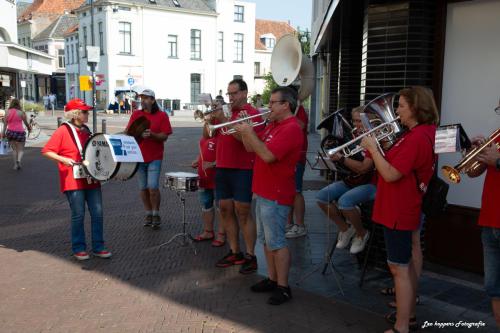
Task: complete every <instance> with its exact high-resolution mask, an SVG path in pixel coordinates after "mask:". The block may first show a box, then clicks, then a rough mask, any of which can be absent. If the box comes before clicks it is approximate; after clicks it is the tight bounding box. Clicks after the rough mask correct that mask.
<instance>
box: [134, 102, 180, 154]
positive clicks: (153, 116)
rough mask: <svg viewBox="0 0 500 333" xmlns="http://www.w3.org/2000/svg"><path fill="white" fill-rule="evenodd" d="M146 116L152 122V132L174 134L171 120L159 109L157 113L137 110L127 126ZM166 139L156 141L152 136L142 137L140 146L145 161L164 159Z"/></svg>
mask: <svg viewBox="0 0 500 333" xmlns="http://www.w3.org/2000/svg"><path fill="white" fill-rule="evenodd" d="M142 116H144V117H146V118H147V119H148V120H149V121H150V122H151V128H150V130H151V132H153V133H165V134H167V135H170V134H172V126H170V120H169V119H168V116H167V114H166V113H165V112H162V111H157V112H155V113H148V112H144V111H142V110H137V111H134V113H132V116H130V120H129V121H128V124H127V128H128V127H129V126H130V125H131V124H132V123H133V122H134V120H136V119H137V118H139V117H142ZM164 145H165V141H161V142H160V141H156V140H154V139H152V138H146V139H142V140H141V142H139V147H140V148H141V153H142V157H143V158H144V162H146V163H147V162H151V161H155V160H163V150H164Z"/></svg>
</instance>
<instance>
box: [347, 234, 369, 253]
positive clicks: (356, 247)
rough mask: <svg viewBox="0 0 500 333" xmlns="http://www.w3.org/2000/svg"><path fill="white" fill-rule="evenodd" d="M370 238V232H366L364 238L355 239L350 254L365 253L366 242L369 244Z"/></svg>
mask: <svg viewBox="0 0 500 333" xmlns="http://www.w3.org/2000/svg"><path fill="white" fill-rule="evenodd" d="M368 238H370V233H369V232H368V231H366V233H365V235H364V236H363V237H358V236H356V237H354V239H353V240H352V245H351V250H350V251H349V252H351V254H357V253H360V252H363V250H364V249H365V245H366V242H368Z"/></svg>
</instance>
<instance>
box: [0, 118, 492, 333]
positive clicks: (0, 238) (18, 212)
mask: <svg viewBox="0 0 500 333" xmlns="http://www.w3.org/2000/svg"><path fill="white" fill-rule="evenodd" d="M176 116H177V115H176ZM174 118H175V117H174ZM186 119H187V116H186ZM199 134H200V128H198V127H195V128H193V127H190V128H188V127H184V128H177V127H175V128H174V134H173V135H172V136H171V138H169V140H168V142H167V146H166V158H165V161H164V164H163V170H162V171H163V172H168V171H191V170H190V168H189V167H187V166H186V165H187V164H188V163H189V162H190V161H191V160H192V159H193V158H194V156H195V155H196V151H197V150H196V146H197V138H198V137H199ZM318 141H319V137H318V136H315V135H312V136H310V144H309V147H310V148H311V151H313V150H314V148H315V147H317V146H318ZM23 166H24V169H23V170H22V171H20V172H16V171H14V170H11V159H10V156H0V170H2V171H1V172H2V173H1V177H0V191H1V197H2V205H1V210H0V263H1V266H2V268H1V269H0V297H1V299H2V302H1V303H0V332H2V333H3V332H9V333H10V332H15V333H18V332H287V333H289V332H353V333H357V332H383V331H384V329H387V328H388V327H389V325H387V324H386V323H385V321H384V319H383V314H385V313H387V312H388V311H389V309H388V308H387V306H386V302H387V301H389V300H390V299H389V298H385V297H383V296H380V295H379V294H378V289H379V288H380V287H385V286H387V285H390V278H389V276H388V275H387V273H384V272H379V271H376V270H371V271H370V272H369V274H368V276H367V282H366V283H365V285H364V287H363V289H360V288H359V287H358V285H357V283H358V280H359V274H360V272H359V270H358V267H357V263H356V260H355V259H354V258H353V257H352V256H350V255H349V254H348V252H347V251H336V252H335V255H334V263H335V265H336V267H337V269H338V270H339V271H340V272H341V273H342V274H343V275H344V279H341V281H340V283H341V286H342V288H343V290H344V292H345V295H342V294H341V293H340V290H339V288H338V286H337V284H336V283H335V279H334V278H333V276H332V275H326V276H323V275H321V273H320V272H316V273H313V274H312V275H310V276H309V277H308V278H307V279H305V280H304V281H303V282H302V283H301V284H300V286H296V282H297V281H298V280H300V279H301V278H302V277H303V276H304V275H305V274H307V273H308V272H310V271H311V270H312V269H313V268H314V267H315V265H316V264H320V265H321V264H322V260H323V254H324V251H325V248H326V247H327V244H328V242H329V241H331V240H332V239H333V237H334V228H333V227H332V225H331V224H330V223H328V222H327V221H326V219H325V217H324V216H323V215H322V213H321V212H320V211H319V209H318V208H317V207H316V204H315V199H314V195H315V193H316V191H315V190H307V191H305V192H304V196H305V198H306V224H307V225H308V229H309V234H308V236H307V237H303V238H300V239H295V240H292V241H291V242H290V249H291V251H292V256H293V264H292V271H291V276H290V279H291V282H292V283H291V286H292V289H293V296H294V299H293V300H292V302H290V303H288V304H284V305H282V306H279V307H272V306H269V305H267V304H265V300H266V296H265V295H256V294H253V293H251V292H250V291H249V290H248V287H249V286H250V285H251V284H252V283H254V282H255V281H257V280H258V279H260V276H257V275H252V276H242V275H241V274H239V273H238V269H237V268H236V267H235V268H229V269H218V268H215V267H214V263H215V261H216V260H217V259H219V258H220V257H222V256H223V255H224V254H225V252H226V251H227V249H217V248H212V247H211V246H210V244H208V243H204V244H196V247H197V249H198V251H199V253H198V255H197V256H194V255H193V254H192V252H191V250H190V249H189V248H188V247H182V246H180V245H178V244H172V245H170V246H167V247H162V248H160V249H158V247H157V245H159V244H161V243H163V242H165V241H166V240H168V239H169V238H170V237H171V236H172V235H174V234H175V233H177V232H180V230H181V223H180V221H181V209H180V204H179V202H178V199H177V197H176V195H175V194H174V193H172V192H171V191H168V190H165V189H162V190H161V193H162V208H161V214H162V216H163V219H164V224H163V227H162V229H161V230H160V231H158V232H153V231H152V230H150V229H144V228H143V227H142V214H143V212H142V208H141V203H140V201H139V198H138V193H137V192H138V191H137V182H136V180H135V179H133V180H130V181H127V182H117V181H112V182H109V183H107V184H105V185H104V186H103V201H104V216H105V232H106V239H107V244H108V246H109V247H110V249H111V250H112V251H113V253H114V256H113V258H111V259H110V260H102V259H98V258H95V259H91V260H89V261H87V262H76V261H75V260H73V259H72V258H71V256H70V252H69V248H70V243H69V226H68V218H69V208H68V204H67V202H66V200H65V198H64V197H63V196H62V195H61V194H60V193H59V192H58V177H57V173H56V167H55V165H54V164H53V163H52V162H50V161H48V160H45V159H43V158H42V157H41V156H40V152H39V148H29V149H28V151H27V153H26V157H25V161H24V163H23ZM305 181H306V182H309V183H308V184H309V187H308V188H313V187H318V186H319V185H320V184H321V182H322V178H321V177H319V176H318V175H317V174H316V172H313V171H311V170H310V169H309V168H307V169H306V174H305ZM186 208H187V210H186V211H187V221H188V222H189V224H188V231H189V232H191V233H192V234H196V233H198V232H199V231H200V230H201V222H200V207H199V204H198V200H197V195H196V193H191V194H189V195H188V197H187V206H186ZM87 219H88V217H87ZM87 221H88V220H87ZM89 231H90V230H88V224H87V232H89ZM257 255H258V257H259V265H260V266H259V274H261V275H264V274H265V261H264V258H263V255H262V246H261V245H257ZM321 266H322V265H321ZM321 266H320V267H321ZM420 294H421V296H422V303H423V305H421V306H419V307H418V309H417V311H418V319H419V321H420V322H421V323H422V324H423V323H424V322H425V321H429V322H435V321H442V322H458V321H460V320H462V321H464V320H465V321H469V322H477V321H480V320H482V321H483V322H484V323H485V324H486V325H487V326H486V328H482V329H478V330H473V331H480V332H496V329H495V328H494V322H493V320H492V317H491V314H490V313H491V312H490V310H489V306H488V300H487V298H486V296H485V294H484V292H482V288H481V286H480V285H477V284H471V283H465V282H463V281H455V280H450V279H446V278H443V277H441V276H436V275H432V274H429V273H425V274H424V276H423V277H422V284H421V289H420ZM422 331H425V332H455V331H457V332H458V331H461V330H458V329H455V328H453V329H444V330H440V329H435V328H430V329H429V328H426V329H424V330H422ZM469 331H470V330H469Z"/></svg>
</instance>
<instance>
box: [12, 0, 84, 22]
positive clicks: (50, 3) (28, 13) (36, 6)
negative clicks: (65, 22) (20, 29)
mask: <svg viewBox="0 0 500 333" xmlns="http://www.w3.org/2000/svg"><path fill="white" fill-rule="evenodd" d="M84 2H85V0H35V1H33V3H32V4H31V6H29V7H28V8H26V9H25V10H24V11H23V12H22V13H21V15H19V16H18V21H19V22H22V21H26V20H30V19H31V18H32V17H33V16H34V15H35V16H36V14H50V15H54V14H56V15H57V14H59V15H61V14H64V12H69V11H71V10H73V9H75V8H78V7H80V6H81V5H82V4H83V3H84Z"/></svg>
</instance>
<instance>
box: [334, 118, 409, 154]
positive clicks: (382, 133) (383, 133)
mask: <svg viewBox="0 0 500 333" xmlns="http://www.w3.org/2000/svg"><path fill="white" fill-rule="evenodd" d="M397 121H399V116H398V117H396V118H394V119H392V120H391V121H388V122H385V123H381V124H380V125H378V126H375V127H374V128H372V129H371V130H369V131H367V132H364V133H363V134H361V135H360V136H358V137H356V138H354V139H352V140H351V141H349V142H347V143H344V144H343V145H341V146H338V147H335V148H332V149H329V150H327V152H326V153H327V154H328V155H329V156H333V155H335V154H337V153H340V152H342V155H344V157H351V156H354V155H356V154H357V153H360V152H362V151H363V150H364V148H363V147H361V146H360V145H359V143H358V141H361V140H362V139H363V138H364V137H365V136H368V135H371V134H374V133H375V134H376V136H375V139H376V140H377V142H378V144H379V146H380V141H382V140H384V139H387V138H389V137H391V136H393V135H394V134H395V133H396V130H395V125H394V124H393V123H394V122H397ZM354 144H356V146H355V147H354V148H352V149H351V148H350V147H351V146H352V145H354Z"/></svg>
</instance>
